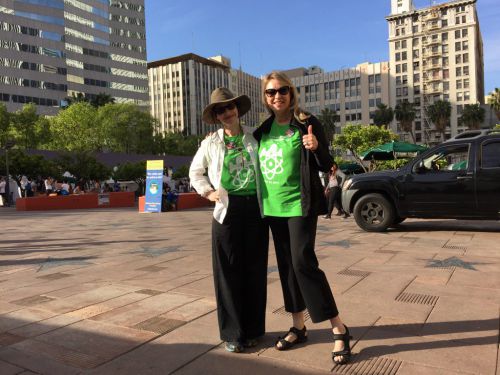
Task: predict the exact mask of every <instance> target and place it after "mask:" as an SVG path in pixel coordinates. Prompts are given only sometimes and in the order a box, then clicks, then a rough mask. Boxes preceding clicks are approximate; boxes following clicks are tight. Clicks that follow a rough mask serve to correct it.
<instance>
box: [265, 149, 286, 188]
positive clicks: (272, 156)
mask: <svg viewBox="0 0 500 375" xmlns="http://www.w3.org/2000/svg"><path fill="white" fill-rule="evenodd" d="M260 161H261V169H262V174H263V175H264V176H265V177H266V179H267V180H273V179H274V177H275V176H276V175H278V174H281V173H283V150H282V149H279V148H278V146H277V145H276V144H273V145H272V146H271V147H269V149H266V148H263V149H262V150H261V151H260Z"/></svg>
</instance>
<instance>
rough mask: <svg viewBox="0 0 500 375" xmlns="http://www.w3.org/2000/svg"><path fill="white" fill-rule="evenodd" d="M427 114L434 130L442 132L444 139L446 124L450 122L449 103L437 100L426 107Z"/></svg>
mask: <svg viewBox="0 0 500 375" xmlns="http://www.w3.org/2000/svg"><path fill="white" fill-rule="evenodd" d="M427 116H429V118H430V119H431V121H432V123H433V124H434V126H435V127H436V130H437V131H438V132H439V133H441V134H442V136H443V141H444V140H445V132H446V126H448V124H449V123H450V117H451V104H450V102H447V101H444V100H438V101H436V102H435V103H434V104H431V105H430V106H429V107H428V108H427Z"/></svg>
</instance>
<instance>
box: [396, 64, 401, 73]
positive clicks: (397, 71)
mask: <svg viewBox="0 0 500 375" xmlns="http://www.w3.org/2000/svg"><path fill="white" fill-rule="evenodd" d="M396 73H401V64H397V65H396Z"/></svg>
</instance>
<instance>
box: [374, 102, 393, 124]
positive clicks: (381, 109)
mask: <svg viewBox="0 0 500 375" xmlns="http://www.w3.org/2000/svg"><path fill="white" fill-rule="evenodd" d="M393 119H394V112H393V110H392V108H391V107H388V106H387V105H385V104H384V103H380V104H379V105H377V109H376V110H375V116H374V117H373V123H374V124H375V125H377V126H378V127H380V126H383V125H389V124H390V123H391V122H392V120H393Z"/></svg>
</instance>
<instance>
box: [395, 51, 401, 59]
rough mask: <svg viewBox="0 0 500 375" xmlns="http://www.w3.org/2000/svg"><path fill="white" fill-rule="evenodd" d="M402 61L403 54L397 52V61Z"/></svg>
mask: <svg viewBox="0 0 500 375" xmlns="http://www.w3.org/2000/svg"><path fill="white" fill-rule="evenodd" d="M400 60H401V53H400V52H396V61H400Z"/></svg>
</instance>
